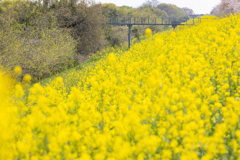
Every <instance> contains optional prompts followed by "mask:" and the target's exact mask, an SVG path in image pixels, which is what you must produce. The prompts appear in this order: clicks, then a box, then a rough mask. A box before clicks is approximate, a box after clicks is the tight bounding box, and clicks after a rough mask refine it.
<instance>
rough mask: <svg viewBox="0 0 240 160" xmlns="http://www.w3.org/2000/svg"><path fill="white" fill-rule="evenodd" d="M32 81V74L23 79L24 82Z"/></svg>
mask: <svg viewBox="0 0 240 160" xmlns="http://www.w3.org/2000/svg"><path fill="white" fill-rule="evenodd" d="M31 79H32V77H31V75H30V74H26V75H25V76H24V77H23V81H24V82H30V81H31Z"/></svg>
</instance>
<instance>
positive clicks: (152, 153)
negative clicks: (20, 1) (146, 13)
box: [0, 15, 240, 160]
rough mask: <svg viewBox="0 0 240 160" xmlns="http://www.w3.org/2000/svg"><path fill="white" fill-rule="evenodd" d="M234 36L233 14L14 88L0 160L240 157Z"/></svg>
mask: <svg viewBox="0 0 240 160" xmlns="http://www.w3.org/2000/svg"><path fill="white" fill-rule="evenodd" d="M239 40H240V15H235V16H234V15H232V16H230V17H229V18H223V19H219V20H213V21H206V22H203V23H201V24H199V25H197V26H192V27H186V28H185V29H184V28H180V29H176V30H174V31H170V32H165V33H161V34H155V35H154V36H153V37H152V38H150V39H146V40H145V41H142V42H141V43H139V44H135V45H133V46H132V48H131V49H130V50H128V51H126V52H124V53H122V52H121V50H116V51H115V52H112V53H110V54H108V55H105V56H103V58H102V59H101V60H99V61H97V62H94V63H92V64H91V65H88V66H85V67H84V69H82V70H81V71H74V70H73V71H71V72H69V73H66V75H65V77H64V78H62V77H57V78H56V79H53V80H52V81H51V83H50V84H48V85H46V86H42V85H40V84H38V83H36V84H34V85H33V87H31V88H30V89H29V90H28V91H26V92H25V93H24V91H23V89H22V87H21V85H17V86H16V87H15V89H12V90H14V93H15V94H14V98H13V97H12V96H10V95H9V96H8V97H9V98H5V102H4V103H1V106H0V107H1V112H0V114H1V116H0V117H1V121H0V129H1V132H0V142H1V143H0V155H1V156H0V158H1V159H31V160H37V159H44V160H45V159H80V160H92V159H94V160H123V159H137V160H147V159H148V160H154V159H164V160H170V159H175V160H178V159H180V160H191V159H192V160H197V159H202V160H210V159H240V148H239V145H240V123H239V122H240V120H239V115H240V102H239V99H240V96H239V94H240V82H239V76H240V64H239V49H240V48H239V47H240V46H239ZM0 76H2V75H1V74H0ZM4 80H5V78H2V77H0V85H1V87H2V86H3V87H5V90H4V91H2V90H0V93H1V94H0V95H1V96H2V97H6V96H7V94H4V93H3V92H7V91H8V90H9V89H8V88H6V85H4V83H6V82H8V80H5V81H4ZM9 94H10V93H9ZM2 97H0V98H2ZM2 99H3V98H2Z"/></svg>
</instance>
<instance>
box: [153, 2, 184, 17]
mask: <svg viewBox="0 0 240 160" xmlns="http://www.w3.org/2000/svg"><path fill="white" fill-rule="evenodd" d="M157 8H158V9H160V10H164V11H165V12H166V13H167V14H168V16H169V17H175V18H179V17H186V16H187V14H186V13H185V12H184V11H182V10H181V8H179V7H177V6H176V5H173V4H166V3H161V4H160V5H158V6H157Z"/></svg>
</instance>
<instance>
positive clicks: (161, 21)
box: [105, 17, 201, 48]
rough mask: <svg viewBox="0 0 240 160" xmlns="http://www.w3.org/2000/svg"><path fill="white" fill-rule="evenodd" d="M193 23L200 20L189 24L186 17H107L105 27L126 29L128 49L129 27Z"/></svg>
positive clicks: (129, 39) (173, 25) (191, 23)
mask: <svg viewBox="0 0 240 160" xmlns="http://www.w3.org/2000/svg"><path fill="white" fill-rule="evenodd" d="M195 22H201V19H200V18H198V19H195V18H193V19H192V21H190V22H189V18H188V17H182V18H162V17H108V18H107V19H105V24H107V25H118V26H124V25H125V26H127V27H128V48H130V45H131V27H132V26H133V25H165V26H172V27H173V28H176V27H177V26H178V25H194V24H195Z"/></svg>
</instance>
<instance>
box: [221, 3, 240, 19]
mask: <svg viewBox="0 0 240 160" xmlns="http://www.w3.org/2000/svg"><path fill="white" fill-rule="evenodd" d="M217 9H218V14H219V15H220V16H226V15H229V14H231V13H237V12H240V2H239V0H222V1H221V3H220V4H219V5H218V8H217Z"/></svg>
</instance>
